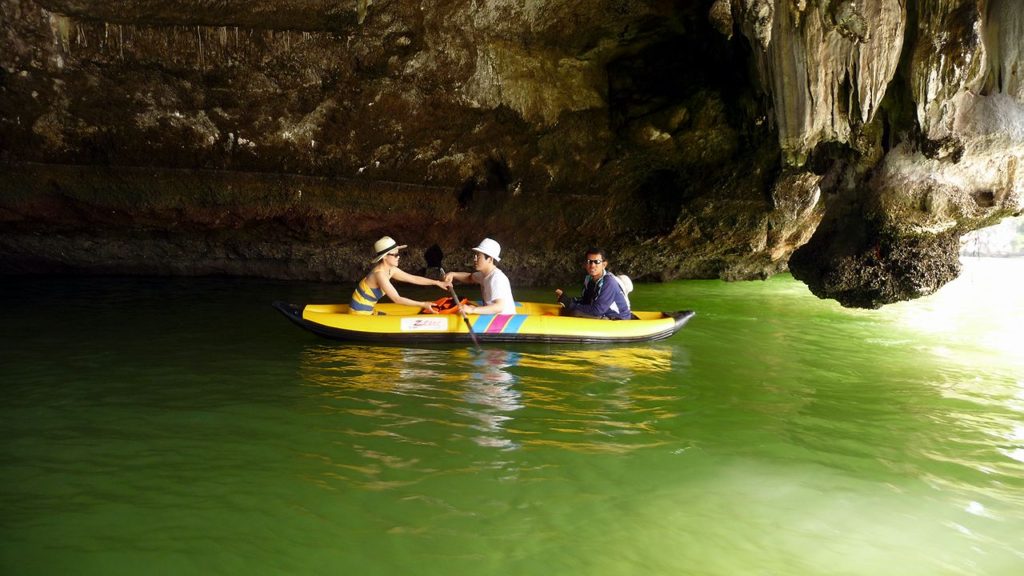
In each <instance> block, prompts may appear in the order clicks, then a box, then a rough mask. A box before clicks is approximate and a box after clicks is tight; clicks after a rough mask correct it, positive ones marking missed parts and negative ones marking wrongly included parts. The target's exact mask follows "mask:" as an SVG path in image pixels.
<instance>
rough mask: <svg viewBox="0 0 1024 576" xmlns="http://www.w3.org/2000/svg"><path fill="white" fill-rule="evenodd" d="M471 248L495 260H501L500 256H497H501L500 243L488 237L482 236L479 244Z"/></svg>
mask: <svg viewBox="0 0 1024 576" xmlns="http://www.w3.org/2000/svg"><path fill="white" fill-rule="evenodd" d="M473 250H474V251H476V252H479V253H481V254H483V255H485V256H490V257H491V258H494V261H495V262H501V258H499V256H501V244H498V243H497V242H495V241H494V240H491V239H490V238H484V239H483V240H481V241H480V245H479V246H477V247H476V248H473Z"/></svg>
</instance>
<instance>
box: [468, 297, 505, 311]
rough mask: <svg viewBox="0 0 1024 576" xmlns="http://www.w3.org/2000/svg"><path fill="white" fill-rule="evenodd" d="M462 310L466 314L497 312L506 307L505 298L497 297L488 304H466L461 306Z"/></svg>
mask: <svg viewBox="0 0 1024 576" xmlns="http://www.w3.org/2000/svg"><path fill="white" fill-rule="evenodd" d="M460 308H462V311H463V312H465V313H466V314H497V313H499V312H501V311H502V310H504V309H505V299H504V298H495V299H494V302H491V303H490V304H488V305H486V306H474V305H472V304H464V305H462V306H460Z"/></svg>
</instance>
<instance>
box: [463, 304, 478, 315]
mask: <svg viewBox="0 0 1024 576" xmlns="http://www.w3.org/2000/svg"><path fill="white" fill-rule="evenodd" d="M459 310H461V311H462V313H463V314H473V313H474V312H476V306H473V305H472V304H459Z"/></svg>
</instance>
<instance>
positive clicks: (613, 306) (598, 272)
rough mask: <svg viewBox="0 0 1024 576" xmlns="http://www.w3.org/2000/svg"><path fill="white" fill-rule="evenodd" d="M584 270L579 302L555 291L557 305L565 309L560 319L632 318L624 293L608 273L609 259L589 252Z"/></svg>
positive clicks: (600, 252)
mask: <svg viewBox="0 0 1024 576" xmlns="http://www.w3.org/2000/svg"><path fill="white" fill-rule="evenodd" d="M583 268H584V269H585V270H586V271H587V275H586V277H585V278H583V294H582V295H580V297H579V298H568V297H566V296H565V295H564V293H563V292H562V289H561V288H558V289H557V290H555V295H556V296H558V303H559V304H561V305H562V306H563V307H564V308H565V310H563V312H562V313H563V315H565V316H579V317H581V318H609V319H611V320H629V319H630V318H632V316H633V313H632V312H631V311H630V309H629V300H627V299H626V291H625V290H624V289H623V287H622V284H621V283H620V282H619V279H618V278H616V277H615V276H614V275H613V274H610V273H609V272H608V271H607V268H608V257H607V256H606V255H605V251H604V250H602V249H600V248H588V249H587V254H586V258H584V259H583Z"/></svg>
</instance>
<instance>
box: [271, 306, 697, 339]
mask: <svg viewBox="0 0 1024 576" xmlns="http://www.w3.org/2000/svg"><path fill="white" fill-rule="evenodd" d="M274 308H277V309H278V310H279V311H281V313H282V314H284V315H285V316H286V317H287V318H288V319H289V320H291V321H292V322H294V323H295V324H297V325H299V326H301V327H302V328H305V329H306V330H309V331H310V332H313V333H314V334H317V335H319V336H323V337H325V338H334V339H337V340H358V341H366V342H393V343H416V342H423V343H427V342H466V343H468V342H472V337H471V336H470V334H469V328H467V327H466V324H465V322H463V321H462V317H461V316H460V315H459V314H457V313H456V314H420V309H419V308H416V307H413V306H403V305H401V304H390V303H378V304H377V306H376V310H377V311H378V314H376V315H373V316H363V315H356V314H349V313H348V305H347V304H306V305H296V304H289V303H287V302H281V301H277V302H274ZM559 310H560V308H559V306H558V305H557V304H541V303H537V302H517V303H516V313H515V314H480V315H476V314H470V315H469V323H470V325H471V326H472V327H473V332H474V333H475V334H476V337H477V339H478V340H480V341H481V342H570V343H571V342H608V343H611V342H643V341H649V340H663V339H665V338H668V337H669V336H672V335H673V334H675V333H676V332H678V331H679V330H680V329H681V328H682V327H683V325H684V324H686V322H687V321H689V320H690V318H692V317H693V315H694V312H693V311H692V310H684V311H681V312H637V311H633V314H634V315H635V316H636V317H637V319H635V320H603V319H592V318H574V317H570V316H559V315H558V312H559Z"/></svg>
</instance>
